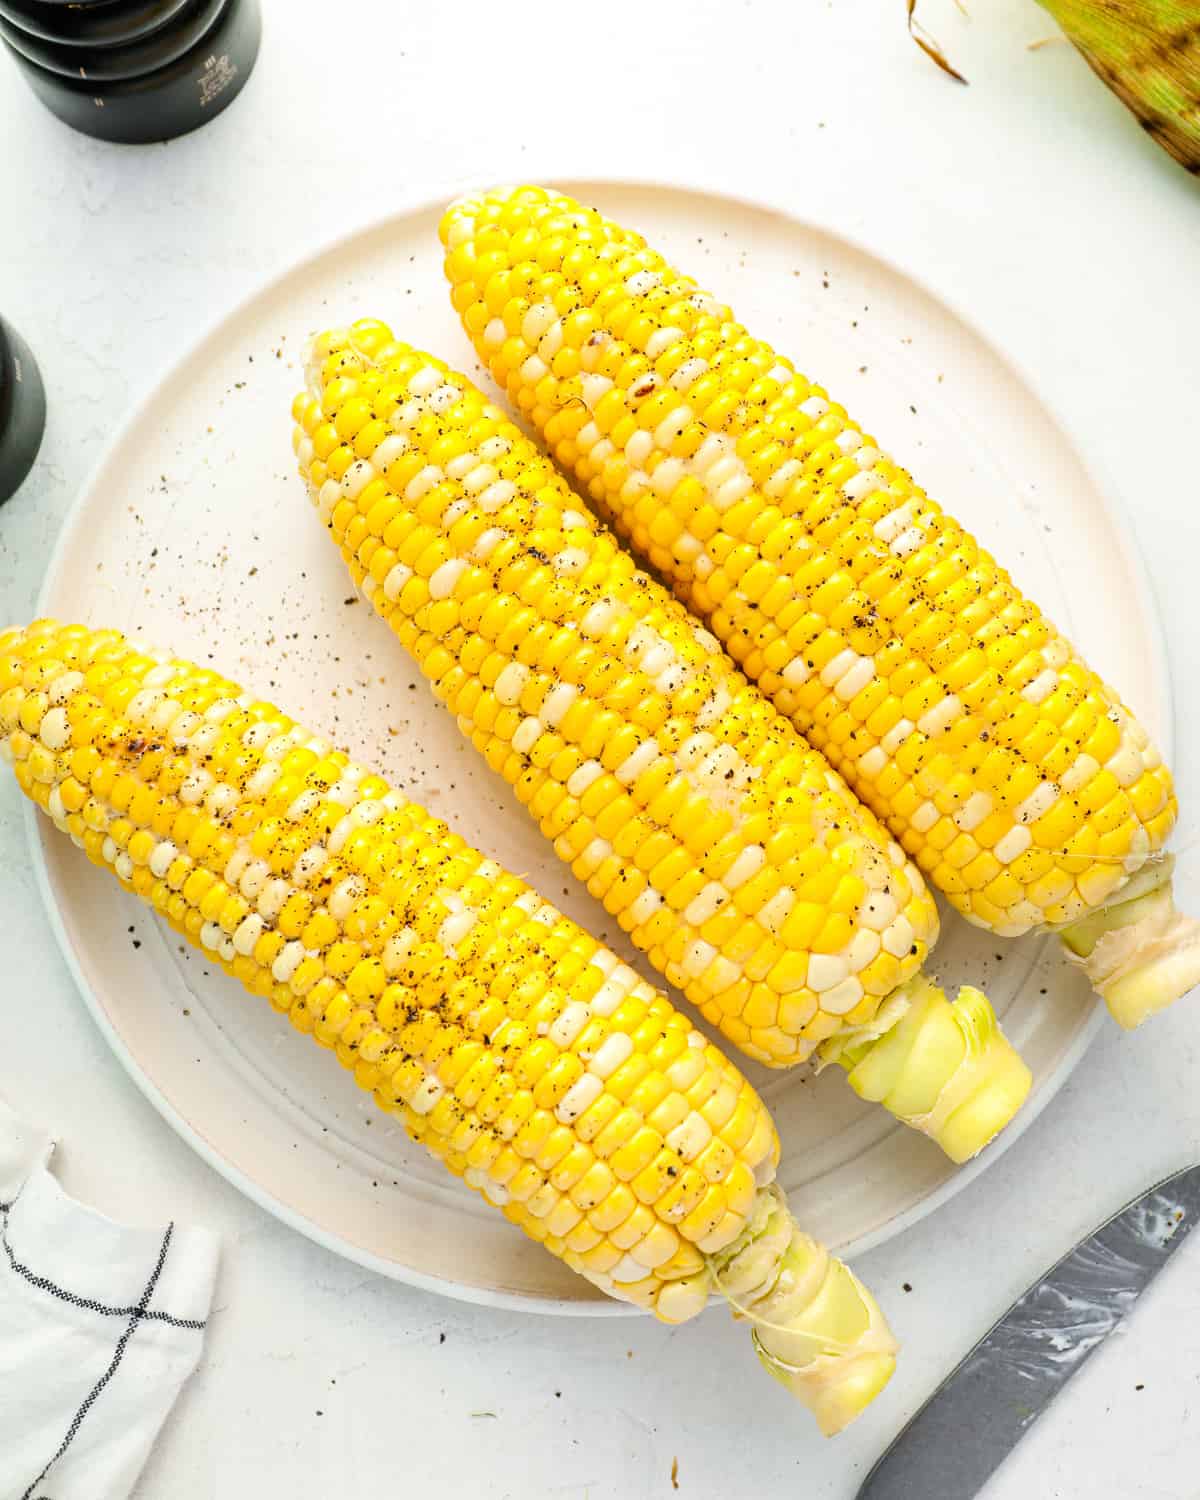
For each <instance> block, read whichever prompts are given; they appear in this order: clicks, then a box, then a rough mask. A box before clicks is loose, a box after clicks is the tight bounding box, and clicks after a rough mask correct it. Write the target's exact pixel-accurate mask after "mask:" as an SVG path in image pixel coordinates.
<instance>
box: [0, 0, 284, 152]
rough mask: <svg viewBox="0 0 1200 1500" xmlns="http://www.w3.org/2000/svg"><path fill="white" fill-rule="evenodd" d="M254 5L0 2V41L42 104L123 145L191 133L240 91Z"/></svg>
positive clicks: (230, 1)
mask: <svg viewBox="0 0 1200 1500" xmlns="http://www.w3.org/2000/svg"><path fill="white" fill-rule="evenodd" d="M261 31H262V20H261V16H260V13H259V8H258V0H0V41H3V43H4V46H5V48H6V49H7V50H8V52H9V54H10V55H11V57H12V58H13V60H14V62H16V64H17V66H18V67H19V68H20V70H21V72H22V73H23V74H24V75H25V79H26V81H27V82H28V83H29V85H30V87H31V88H32V89H33V91H34V93H35V94H37V96H38V98H39V99H41V101H42V103H43V104H45V105H46V107H47V108H48V109H49V110H50V111H51V112H52V113H53V114H56V115H57V116H58V117H59V119H60V120H65V121H66V123H67V124H68V125H72V126H74V127H75V129H76V130H81V131H83V132H84V134H85V135H92V136H96V137H98V138H99V139H100V140H105V141H117V142H121V143H123V144H127V145H132V144H136V143H139V142H146V141H163V140H168V139H170V138H171V137H172V136H177V135H184V134H186V132H187V131H189V130H195V129H196V128H197V126H199V125H203V124H204V122H205V121H206V120H211V119H212V118H213V116H214V115H218V114H220V113H221V111H222V110H223V109H225V108H226V107H227V106H228V105H229V104H231V103H232V102H233V100H234V99H235V98H236V97H237V95H238V94H239V93H240V92H241V89H242V88H243V86H244V85H245V82H246V79H247V78H248V77H249V76H250V70H251V68H253V66H254V61H255V58H256V57H257V56H258V44H259V38H260V35H261Z"/></svg>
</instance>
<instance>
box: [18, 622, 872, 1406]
mask: <svg viewBox="0 0 1200 1500" xmlns="http://www.w3.org/2000/svg"><path fill="white" fill-rule="evenodd" d="M0 751H2V752H3V754H4V758H5V759H6V760H8V761H9V762H10V763H11V765H12V767H13V770H14V772H15V774H16V779H17V782H18V784H19V785H20V787H21V790H22V791H23V792H24V793H25V794H26V796H28V797H30V798H31V799H32V800H33V801H34V802H35V803H36V804H37V805H38V806H39V807H40V808H41V809H42V811H43V812H45V813H47V814H48V815H49V816H50V818H52V819H53V821H54V823H55V824H56V826H57V827H59V828H60V829H61V830H63V831H64V832H65V833H67V834H69V835H70V836H71V838H72V839H73V840H74V842H75V843H76V844H78V845H79V846H80V848H82V849H83V850H84V852H85V853H86V854H87V855H88V857H89V858H90V859H91V860H92V861H93V862H94V863H96V864H98V865H101V866H102V867H104V868H106V869H108V870H110V871H112V872H113V873H114V874H115V875H116V877H117V878H118V879H119V880H120V882H121V883H122V885H123V886H124V887H125V888H126V889H127V890H130V891H132V892H134V894H136V895H138V896H140V897H141V898H142V900H144V901H146V902H147V903H148V904H149V905H150V906H151V907H153V908H154V910H155V911H157V912H158V913H160V915H162V916H164V917H165V918H166V919H167V920H168V921H169V922H170V923H171V925H172V926H173V927H175V928H176V930H178V931H179V932H181V933H182V934H183V935H184V936H185V937H186V938H187V939H188V940H189V941H190V942H192V943H194V944H196V945H197V946H198V947H200V948H202V949H203V951H204V952H205V954H206V955H207V956H209V957H210V958H212V959H213V960H215V961H217V962H219V963H220V964H221V965H222V966H223V967H224V968H225V970H226V971H227V972H228V973H230V974H231V975H233V977H234V978H236V979H238V980H240V981H241V982H242V984H243V985H245V986H246V988H247V989H248V990H249V991H250V992H251V993H253V994H255V995H260V996H262V997H263V998H265V999H266V1000H268V1001H269V1002H270V1003H271V1005H272V1006H273V1007H274V1008H275V1009H276V1010H277V1011H279V1012H281V1013H282V1014H285V1015H286V1016H287V1017H288V1019H289V1020H290V1021H291V1023H292V1025H293V1026H295V1027H296V1028H297V1029H298V1030H299V1031H302V1032H305V1033H308V1034H311V1035H312V1037H313V1038H314V1040H315V1041H317V1042H318V1043H319V1044H320V1045H321V1046H324V1047H328V1048H332V1049H333V1050H334V1051H335V1052H336V1054H337V1057H338V1060H339V1061H340V1062H341V1063H342V1065H343V1066H344V1067H346V1068H349V1069H351V1070H352V1071H353V1073H354V1077H355V1081H356V1082H357V1083H358V1084H359V1086H360V1087H361V1088H364V1089H366V1090H367V1091H368V1092H370V1093H372V1094H373V1095H374V1098H375V1101H376V1103H377V1104H378V1105H379V1106H380V1108H381V1109H384V1110H386V1111H387V1112H388V1113H390V1114H393V1115H396V1116H398V1117H399V1118H400V1119H401V1120H402V1121H403V1122H404V1125H405V1127H406V1129H407V1130H408V1133H409V1134H410V1135H411V1136H412V1137H413V1139H414V1140H417V1141H420V1142H421V1143H422V1144H423V1145H424V1146H426V1147H427V1148H428V1150H429V1151H431V1152H432V1153H433V1154H434V1155H435V1156H437V1157H439V1158H441V1160H442V1161H444V1162H445V1164H446V1166H447V1167H449V1169H450V1170H451V1171H452V1172H454V1173H456V1174H457V1175H459V1176H461V1177H463V1178H464V1179H465V1180H466V1181H467V1182H468V1183H469V1184H470V1185H471V1186H472V1187H473V1188H475V1189H477V1190H478V1191H479V1192H481V1193H482V1194H483V1195H484V1197H486V1198H487V1199H488V1200H489V1201H490V1202H491V1203H494V1204H496V1205H497V1206H499V1207H500V1208H502V1210H503V1212H504V1213H505V1214H506V1216H507V1217H508V1218H509V1219H511V1220H512V1222H513V1223H515V1224H517V1225H519V1226H520V1227H521V1228H522V1229H523V1230H524V1231H525V1233H526V1234H528V1235H529V1236H530V1237H531V1238H533V1239H534V1240H537V1241H539V1242H540V1243H542V1244H544V1245H545V1246H546V1248H547V1249H549V1250H550V1251H552V1252H553V1253H554V1254H556V1255H558V1256H561V1257H562V1259H563V1260H564V1261H566V1262H567V1264H568V1265H570V1266H571V1267H573V1268H574V1269H575V1270H577V1271H579V1272H580V1273H581V1274H582V1275H584V1276H586V1277H587V1278H588V1279H589V1280H590V1281H592V1282H594V1283H595V1284H596V1285H597V1286H600V1287H602V1288H603V1289H604V1290H605V1291H606V1292H608V1293H610V1294H611V1295H613V1296H616V1297H621V1298H625V1299H627V1300H629V1301H631V1302H635V1303H637V1304H638V1305H640V1306H642V1307H646V1308H649V1309H651V1310H652V1311H653V1312H654V1313H655V1314H656V1315H657V1316H658V1317H660V1318H662V1319H664V1320H666V1321H667V1322H679V1321H682V1320H683V1319H686V1318H689V1317H691V1316H692V1315H693V1314H695V1313H696V1312H698V1311H699V1310H700V1308H701V1307H702V1306H703V1305H704V1303H705V1300H706V1298H707V1296H708V1294H709V1292H710V1290H712V1289H714V1288H716V1289H720V1290H723V1291H724V1292H725V1293H726V1294H727V1295H728V1296H729V1297H730V1299H731V1302H732V1304H733V1306H734V1307H735V1309H736V1310H737V1311H738V1312H739V1314H741V1315H744V1316H746V1317H748V1318H749V1319H750V1321H751V1323H752V1326H753V1330H754V1336H755V1341H756V1344H757V1346H758V1348H759V1351H760V1353H761V1355H762V1358H763V1361H764V1363H765V1364H766V1365H767V1367H768V1369H770V1370H771V1372H772V1373H773V1374H775V1375H776V1376H777V1377H779V1378H780V1379H781V1380H783V1382H784V1383H785V1384H786V1385H788V1386H789V1388H791V1389H792V1390H793V1391H794V1392H795V1394H796V1395H797V1396H798V1397H799V1398H800V1399H801V1400H802V1401H803V1402H805V1404H806V1405H808V1406H810V1407H811V1408H812V1410H813V1411H814V1412H815V1414H816V1417H817V1420H818V1422H819V1423H820V1425H821V1427H822V1430H823V1431H825V1432H834V1431H836V1430H837V1429H838V1428H839V1427H841V1426H843V1425H844V1424H845V1423H846V1422H847V1421H849V1420H851V1419H852V1418H853V1417H854V1416H855V1415H857V1413H858V1412H859V1411H861V1410H862V1408H863V1407H865V1406H866V1405H867V1404H868V1402H870V1400H871V1399H872V1398H873V1397H874V1396H875V1395H876V1394H877V1393H878V1391H879V1390H880V1389H881V1388H882V1387H883V1385H884V1384H885V1383H886V1381H887V1379H888V1378H889V1376H890V1374H891V1371H892V1368H893V1365H894V1362H895V1361H894V1350H895V1342H894V1340H893V1339H892V1337H891V1334H890V1332H889V1330H888V1327H887V1324H886V1322H885V1321H884V1318H883V1315H882V1314H881V1312H880V1311H879V1308H878V1307H877V1305H876V1303H875V1301H874V1299H873V1298H872V1297H871V1296H870V1294H869V1293H868V1292H867V1291H866V1290H865V1289H864V1288H863V1287H862V1286H861V1285H860V1284H859V1282H858V1281H857V1280H856V1279H855V1277H854V1276H853V1275H852V1274H851V1272H850V1271H848V1270H847V1269H846V1267H845V1266H844V1265H842V1264H841V1262H839V1261H837V1260H835V1259H833V1258H832V1257H831V1256H830V1255H829V1254H828V1253H827V1252H826V1251H825V1250H824V1249H823V1248H822V1247H821V1246H820V1245H818V1244H817V1243H816V1242H815V1241H813V1240H811V1239H810V1238H809V1237H808V1236H807V1235H805V1234H804V1233H803V1232H802V1231H801V1230H800V1229H799V1228H798V1227H797V1225H796V1224H795V1222H794V1221H793V1219H792V1218H791V1216H790V1214H789V1213H788V1211H787V1207H786V1203H785V1201H784V1199H783V1196H782V1194H781V1193H780V1192H779V1191H778V1189H776V1188H774V1187H772V1186H771V1185H770V1184H771V1182H772V1179H773V1177H774V1175H775V1165H776V1162H777V1159H778V1155H779V1142H778V1138H777V1136H776V1134H775V1128H774V1126H773V1125H772V1123H771V1118H770V1116H769V1114H768V1113H767V1111H766V1108H765V1107H764V1105H763V1104H762V1102H761V1101H760V1100H759V1098H758V1097H757V1095H756V1094H755V1093H754V1091H753V1089H751V1087H750V1085H749V1084H748V1083H746V1082H745V1080H744V1079H743V1078H742V1077H741V1076H740V1074H739V1073H738V1071H737V1069H736V1068H734V1066H733V1065H732V1064H731V1063H730V1062H728V1061H727V1060H726V1059H725V1058H724V1057H723V1056H722V1055H721V1053H720V1052H719V1051H718V1049H717V1048H716V1047H714V1046H712V1045H711V1043H707V1042H705V1040H704V1038H703V1036H702V1035H701V1034H700V1033H699V1032H697V1031H695V1030H694V1029H693V1028H692V1026H691V1025H690V1024H689V1022H688V1021H687V1020H686V1019H685V1018H684V1017H683V1016H682V1015H680V1014H678V1013H677V1012H676V1011H674V1010H673V1009H672V1008H671V1005H670V1004H669V1002H668V1001H667V1000H666V999H665V998H664V997H663V996H662V995H661V994H658V993H656V992H655V990H654V989H653V988H652V987H651V986H649V985H647V984H646V983H645V982H644V981H642V980H639V979H638V977H637V975H636V974H635V973H634V972H633V971H632V970H631V969H629V968H628V967H627V966H625V965H623V964H621V963H620V962H619V961H618V959H617V958H616V956H615V955H614V954H612V953H610V952H608V951H607V950H606V949H604V948H602V947H601V946H600V945H599V944H598V943H596V942H595V941H594V940H593V939H592V938H590V937H589V936H588V935H587V934H586V933H585V932H583V931H581V930H580V929H579V928H578V927H577V926H576V925H575V924H574V923H573V922H571V921H570V920H569V919H568V918H566V917H564V916H563V915H562V914H561V913H560V912H558V911H556V910H555V908H554V907H553V906H551V905H550V904H549V903H548V902H546V901H543V900H542V898H541V897H540V896H539V895H538V894H537V893H536V892H535V891H532V890H530V889H529V887H528V886H526V885H524V884H523V882H522V881H520V880H518V879H517V878H516V877H515V876H513V875H509V874H507V873H506V872H505V871H504V870H502V869H501V868H500V867H499V866H498V865H496V864H495V863H493V861H491V860H489V859H486V858H484V856H483V855H481V854H479V853H477V852H476V851H475V850H473V849H471V848H470V847H468V845H467V844H466V843H464V841H463V840H462V839H461V838H459V837H458V836H457V835H455V834H452V833H451V832H450V831H449V830H448V828H447V827H446V825H445V824H444V823H442V822H440V821H439V820H438V819H436V818H434V817H432V816H431V815H430V814H429V813H427V812H425V811H424V810H423V809H422V808H420V807H418V806H416V805H415V804H414V803H411V802H408V801H406V800H405V799H404V797H402V796H401V795H400V794H399V793H397V792H394V791H391V790H389V788H388V786H387V784H386V782H384V781H383V780H381V779H380V778H379V777H378V776H373V775H371V774H369V773H368V772H367V771H366V770H365V769H364V768H363V767H362V766H359V765H355V764H354V763H353V762H352V761H350V760H349V759H348V757H347V756H345V755H344V754H342V753H341V752H339V751H336V750H334V748H333V747H332V746H331V745H330V744H329V743H328V742H327V741H326V740H324V739H322V738H320V737H318V736H314V735H313V734H311V733H310V732H309V731H308V730H307V729H304V728H302V727H301V726H299V725H297V724H295V723H293V721H292V720H291V719H289V718H286V717H285V716H284V715H283V714H281V713H280V712H279V710H278V709H276V708H273V707H272V706H271V705H270V704H268V703H263V702H260V701H258V700H256V699H254V698H252V697H251V696H250V695H249V694H246V693H243V692H242V690H241V689H240V688H239V687H238V686H237V685H236V684H234V683H232V682H228V681H226V680H224V679H223V678H221V677H220V676H219V675H218V674H217V673H216V672H213V671H208V670H205V669H202V668H199V667H196V666H193V665H191V664H190V663H188V662H186V661H180V660H176V659H173V658H171V657H170V656H169V655H167V654H166V653H163V652H157V651H152V650H147V649H143V648H141V647H139V646H136V645H134V644H133V643H132V642H130V641H128V640H126V639H125V638H124V637H123V636H121V635H120V634H118V633H117V632H116V631H112V630H89V629H87V628H86V627H84V626H77V625H60V624H58V623H56V622H54V621H52V620H42V621H38V622H37V623H36V624H34V625H31V626H30V627H29V628H28V629H26V630H9V631H6V632H4V633H2V634H0Z"/></svg>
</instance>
